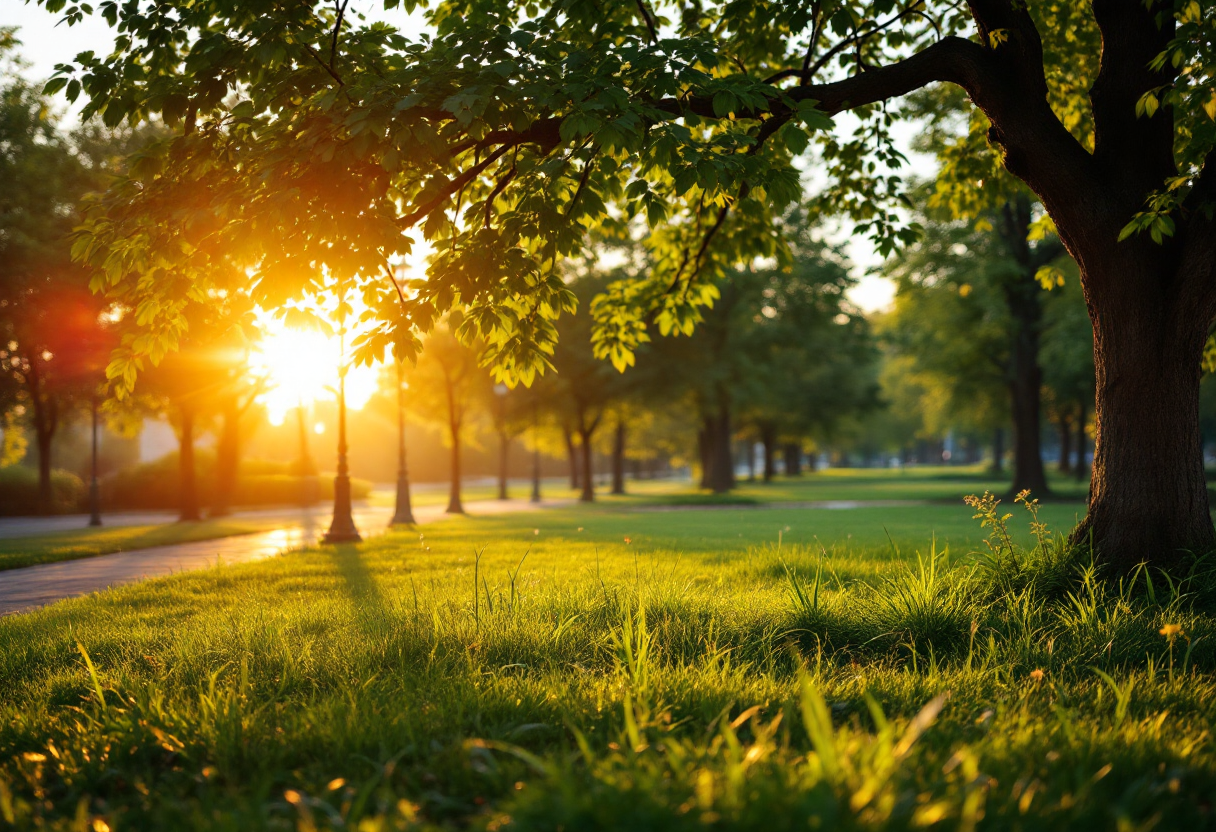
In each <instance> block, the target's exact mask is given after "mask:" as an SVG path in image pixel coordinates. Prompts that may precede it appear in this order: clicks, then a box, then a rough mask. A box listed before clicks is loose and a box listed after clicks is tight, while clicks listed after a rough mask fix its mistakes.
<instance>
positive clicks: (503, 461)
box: [498, 431, 511, 500]
mask: <svg viewBox="0 0 1216 832" xmlns="http://www.w3.org/2000/svg"><path fill="white" fill-rule="evenodd" d="M510 453H511V440H510V439H509V438H507V434H506V431H499V432H498V499H500V500H507V499H510V495H509V494H508V493H507V463H508V462H509V460H510Z"/></svg>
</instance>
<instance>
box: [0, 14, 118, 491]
mask: <svg viewBox="0 0 1216 832" xmlns="http://www.w3.org/2000/svg"><path fill="white" fill-rule="evenodd" d="M16 49H17V41H16V39H15V38H14V37H13V33H12V30H11V29H0V408H3V411H2V412H0V416H2V417H3V421H4V424H5V426H6V430H5V433H6V442H7V443H10V450H12V449H13V448H14V447H16V446H15V445H12V444H11V443H14V442H16V441H17V436H16V434H17V433H18V432H19V430H20V424H21V423H22V422H24V423H25V424H28V425H29V426H30V427H31V428H32V433H33V437H34V448H35V451H36V453H37V457H38V495H39V502H40V504H41V505H43V506H44V507H48V508H49V506H50V505H51V497H52V495H51V467H52V460H51V447H52V441H53V439H54V437H55V435H56V433H57V431H58V430H59V428H60V427H62V425H63V424H64V423H65V422H66V421H67V420H68V419H70V418H71V416H72V414H73V412H74V411H75V410H76V409H78V408H79V407H80V406H81V405H82V404H83V405H87V403H88V402H89V400H90V399H91V398H92V396H93V395H95V393H96V388H97V386H98V385H99V384H100V383H102V382H103V381H104V380H105V376H104V373H103V370H104V367H105V364H106V363H107V359H108V355H107V353H108V350H109V348H110V346H111V345H110V343H109V340H108V333H107V329H106V326H105V323H104V322H103V321H102V319H101V315H102V313H103V312H104V311H105V309H106V306H107V304H106V303H105V302H104V301H103V300H102V299H101V298H97V297H95V296H94V295H92V293H90V292H89V290H88V276H87V273H86V272H85V270H84V269H83V268H82V267H81V266H79V265H77V264H75V263H73V262H72V259H71V240H70V237H69V235H70V233H71V231H72V228H73V227H74V226H75V225H76V224H78V223H79V222H80V214H79V212H78V210H77V209H78V204H79V202H80V199H81V197H82V196H83V195H84V194H85V192H86V191H88V190H89V189H90V188H91V187H98V186H102V185H103V184H104V182H103V181H102V180H101V179H100V178H99V177H98V176H94V175H92V172H91V171H90V170H89V168H88V167H87V166H85V165H84V164H82V163H81V159H80V157H79V154H78V153H77V150H76V148H75V147H74V146H73V145H72V142H71V141H70V139H69V137H68V136H66V135H65V134H64V133H63V132H62V131H61V130H60V129H59V125H58V122H57V119H56V118H55V116H54V114H53V111H52V109H51V103H50V101H49V100H48V99H47V98H46V97H45V96H44V95H42V94H41V93H39V92H37V91H36V90H35V88H34V87H32V86H31V85H30V84H29V83H27V82H26V81H24V80H23V79H22V78H21V76H20V75H19V73H18V70H19V68H20V62H19V60H18V59H17V57H16ZM10 434H11V435H10Z"/></svg>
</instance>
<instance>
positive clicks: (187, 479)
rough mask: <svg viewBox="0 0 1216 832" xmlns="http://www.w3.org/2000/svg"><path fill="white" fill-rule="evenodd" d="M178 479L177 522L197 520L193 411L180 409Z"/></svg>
mask: <svg viewBox="0 0 1216 832" xmlns="http://www.w3.org/2000/svg"><path fill="white" fill-rule="evenodd" d="M177 470H178V477H179V478H180V486H179V494H178V501H179V503H180V507H181V516H180V517H178V520H179V521H182V522H189V521H194V520H198V519H199V509H198V478H197V476H196V474H195V470H194V411H193V410H191V409H190V408H182V411H181V439H180V451H179V453H178V469H177Z"/></svg>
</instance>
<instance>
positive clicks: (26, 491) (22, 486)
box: [0, 465, 86, 515]
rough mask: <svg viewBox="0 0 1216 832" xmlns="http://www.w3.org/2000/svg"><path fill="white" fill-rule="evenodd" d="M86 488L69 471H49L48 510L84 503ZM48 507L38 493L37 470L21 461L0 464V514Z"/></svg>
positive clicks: (76, 507) (62, 510)
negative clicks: (49, 502) (49, 492)
mask: <svg viewBox="0 0 1216 832" xmlns="http://www.w3.org/2000/svg"><path fill="white" fill-rule="evenodd" d="M85 494H86V489H85V485H84V482H83V481H82V480H81V479H80V477H78V476H76V475H75V474H73V473H71V472H69V471H60V470H54V471H52V472H51V495H52V499H51V505H50V507H49V513H52V514H71V513H72V512H76V511H80V510H81V507H82V506H83V505H84V498H85ZM44 511H48V508H47V507H46V506H43V505H41V503H40V497H39V494H38V472H37V471H36V470H35V469H33V468H28V467H26V466H24V465H5V466H0V515H23V514H40V513H42V512H44Z"/></svg>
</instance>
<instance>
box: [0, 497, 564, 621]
mask: <svg viewBox="0 0 1216 832" xmlns="http://www.w3.org/2000/svg"><path fill="white" fill-rule="evenodd" d="M568 502H569V501H564V500H552V501H545V502H544V503H540V504H539V505H538V504H536V503H529V502H527V501H526V500H510V501H505V502H503V501H499V500H478V501H474V502H469V503H466V504H465V508H466V510H467V511H468V513H469V514H472V515H483V514H506V513H509V512H516V511H536V510H538V509H542V508H553V507H555V506H558V505H563V504H566V503H568ZM275 511H277V514H271V513H270V512H266V516H283V517H284V518H285V521H284V523H283V525H282V526H281V527H280V528H277V529H274V530H272V531H265V532H257V533H255V534H245V535H238V536H234V537H224V538H219V539H216V540H200V541H197V542H193V543H177V544H174V545H172V546H154V547H152V548H150V549H137V550H133V551H130V552H115V553H114V554H111V555H99V556H97V557H93V558H80V559H78V560H68V561H61V562H59V563H44V564H39V565H37V566H26V567H23V568H21V569H6V570H3V571H0V615H9V614H12V613H18V612H28V611H29V610H32V609H36V608H38V607H41V606H44V605H46V604H50V603H52V602H54V601H58V600H60V599H63V598H71V597H74V596H76V595H85V594H87V593H90V592H97V591H99V590H102V589H105V588H107V587H111V586H117V585H119V584H127V583H131V582H133V581H139V580H143V579H144V578H155V577H159V576H161V575H169V574H172V573H174V572H184V571H186V570H189V569H203V568H206V567H209V566H214V565H215V564H216V562H217V561H218V562H222V563H244V562H246V561H255V560H263V559H265V558H270V557H274V556H276V555H279V554H282V553H283V552H288V551H291V550H293V549H299V548H301V547H304V546H308V545H311V544H313V543H316V542H317V540H319V539H320V537H321V536H322V535H324V534H325V531H326V530H327V529H328V528H329V519H330V515H329V512H328V511H319V510H316V509H314V510H312V511H303V512H301V511H300V510H299V509H297V510H295V511H294V513H289V512H285V511H284V510H283V509H277V510H275ZM392 513H393V511H392V508H390V507H388V506H363V507H356V508H355V511H354V518H355V525H356V526H358V528H359V531H360V533H362V535H363V537H364V538H365V539H366V538H368V537H374V536H375V535H378V534H381V533H383V532H384V531H385V529H387V528H388V521H389V519H390V518H391V517H392ZM253 514H255V513H253V512H242V513H241V514H240V515H237V516H239V517H249V516H252V515H253ZM140 516H142V517H144V518H146V517H147V516H148V515H140ZM155 516H156V517H158V518H159V519H156V520H152V521H151V522H163V520H164V518H163V515H155ZM442 516H443V506H421V507H419V508H416V509H414V517H415V519H417V520H418V522H419V523H429V522H431V521H433V520H437V519H439V518H440V517H442ZM47 519H59V518H47ZM106 520H107V521H109V520H111V516H107V517H106ZM8 522H10V521H5V527H7V524H8ZM142 522H149V521H147V520H146V519H145V520H143V521H142ZM113 525H119V524H118V523H114V524H113ZM68 528H77V527H76V526H69V527H68ZM50 530H52V531H53V530H54V529H50ZM41 531H44V532H45V531H48V529H46V528H42V529H41ZM37 533H38V531H34V532H26V534H37ZM8 536H14V537H15V536H19V535H8Z"/></svg>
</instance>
